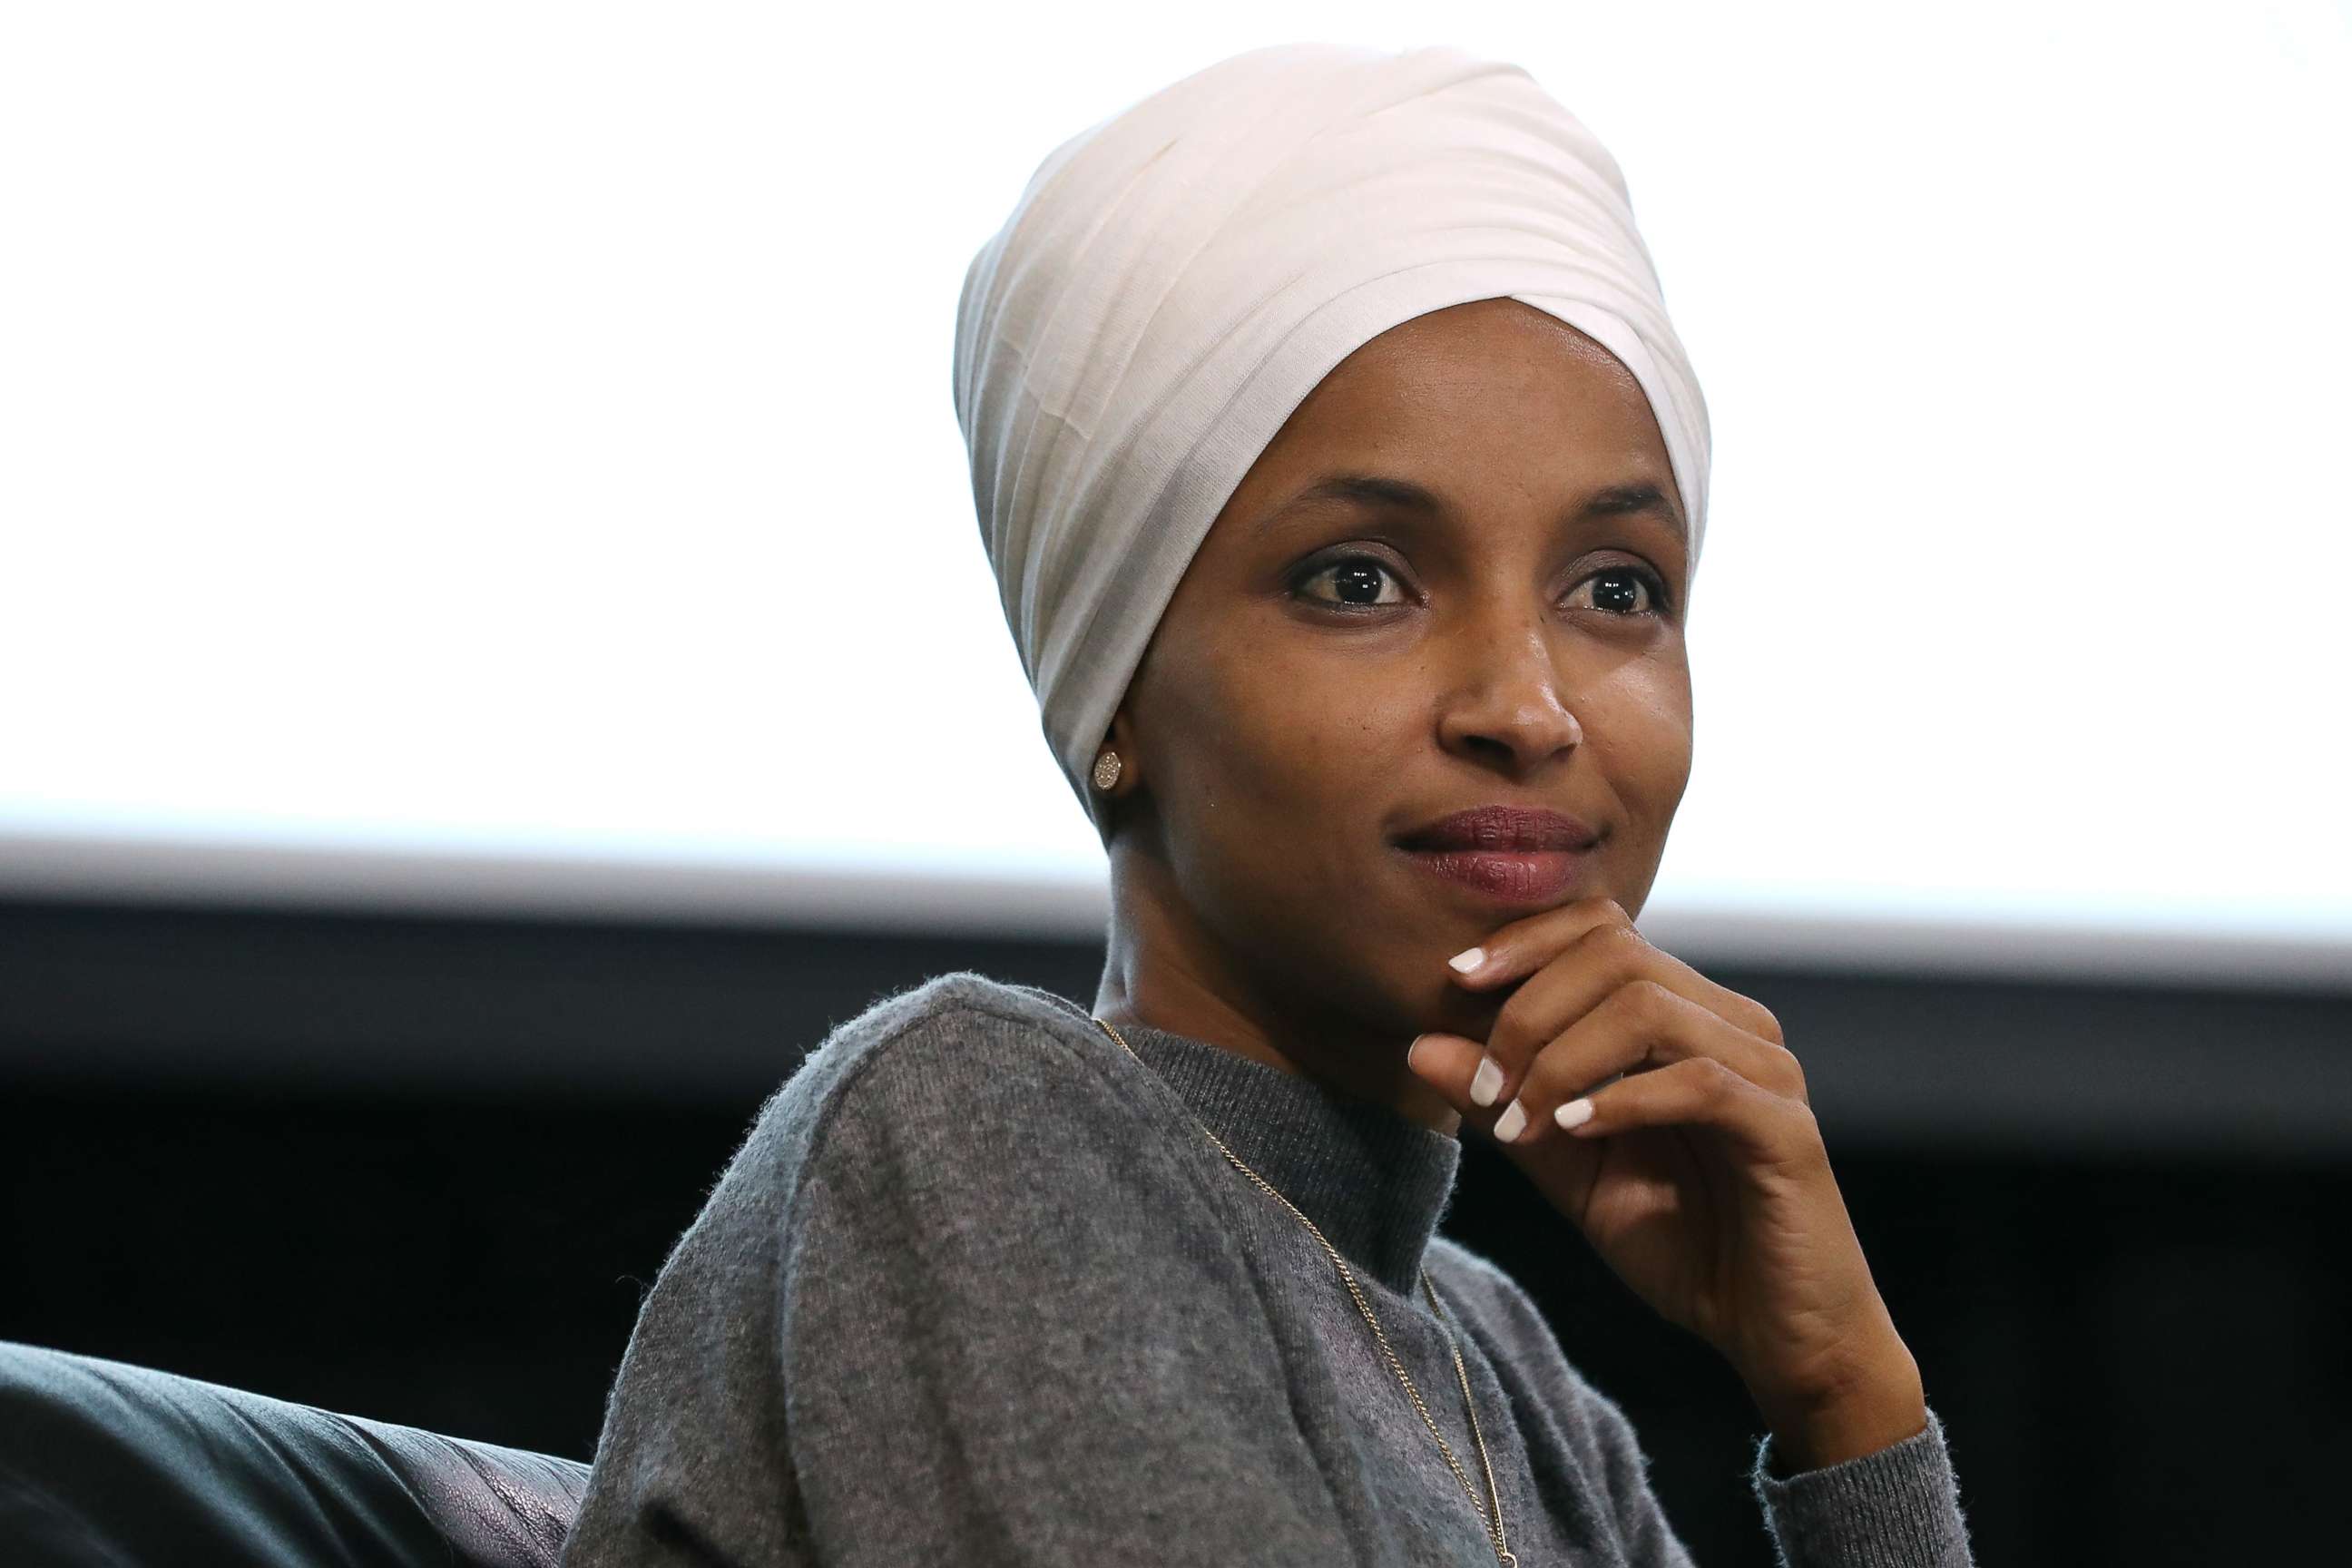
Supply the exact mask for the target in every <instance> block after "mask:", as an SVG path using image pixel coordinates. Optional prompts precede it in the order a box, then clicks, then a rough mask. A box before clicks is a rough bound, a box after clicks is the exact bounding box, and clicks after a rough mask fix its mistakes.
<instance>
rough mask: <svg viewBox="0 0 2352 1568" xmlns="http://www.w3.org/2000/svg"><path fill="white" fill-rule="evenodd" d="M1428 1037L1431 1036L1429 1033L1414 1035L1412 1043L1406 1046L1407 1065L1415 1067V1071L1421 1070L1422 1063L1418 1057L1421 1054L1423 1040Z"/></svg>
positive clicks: (1405, 1058)
mask: <svg viewBox="0 0 2352 1568" xmlns="http://www.w3.org/2000/svg"><path fill="white" fill-rule="evenodd" d="M1427 1038H1429V1037H1428V1036H1427V1035H1415V1036H1414V1037H1412V1045H1410V1046H1407V1047H1405V1051H1404V1063H1405V1066H1407V1067H1409V1068H1413V1069H1414V1070H1415V1071H1419V1070H1420V1068H1421V1063H1420V1061H1419V1059H1418V1058H1420V1056H1421V1042H1422V1041H1423V1040H1425V1039H1427Z"/></svg>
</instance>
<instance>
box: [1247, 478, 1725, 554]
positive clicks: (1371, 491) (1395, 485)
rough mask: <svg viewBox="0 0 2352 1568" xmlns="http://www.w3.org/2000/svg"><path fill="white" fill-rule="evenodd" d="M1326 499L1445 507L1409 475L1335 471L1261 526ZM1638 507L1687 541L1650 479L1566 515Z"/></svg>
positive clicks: (1619, 512) (1607, 489)
mask: <svg viewBox="0 0 2352 1568" xmlns="http://www.w3.org/2000/svg"><path fill="white" fill-rule="evenodd" d="M1328 500H1338V501H1348V502H1350V503H1353V504H1356V505H1360V506H1385V507H1391V508H1395V509H1397V510H1404V511H1412V512H1419V513H1421V514H1423V516H1428V517H1435V516H1438V515H1440V514H1441V513H1443V512H1444V510H1445V503H1444V501H1443V500H1439V499H1438V497H1437V495H1436V493H1435V492H1433V491H1432V490H1430V489H1427V488H1426V487H1424V486H1422V485H1418V484H1415V483H1414V482H1413V481H1412V480H1411V479H1392V478H1390V477H1388V476H1386V475H1382V474H1333V475H1331V476H1329V477H1328V478H1325V479H1318V480H1317V481H1316V482H1315V483H1314V484H1311V485H1309V486H1307V489H1303V490H1301V491H1299V492H1298V493H1297V495H1295V496H1293V497H1291V498H1290V499H1289V500H1286V501H1285V502H1283V503H1282V505H1280V506H1278V507H1276V509H1275V510H1272V511H1270V512H1268V513H1267V514H1266V515H1265V519H1264V521H1263V522H1261V524H1260V526H1261V527H1264V526H1266V525H1268V524H1271V523H1273V522H1274V521H1276V520H1277V519H1279V518H1282V517H1285V516H1286V515H1288V514H1289V513H1291V512H1293V511H1296V510H1298V509H1300V508H1302V507H1307V506H1312V505H1314V504H1316V503H1318V502H1320V501H1328ZM1638 511H1650V512H1655V513H1656V514H1657V515H1658V516H1660V517H1662V518H1664V520H1665V521H1668V522H1670V523H1672V524H1674V526H1675V532H1676V533H1677V534H1678V535H1679V536H1680V537H1681V538H1682V539H1683V540H1684V541H1685V542H1688V541H1689V538H1690V531H1689V529H1688V528H1687V527H1686V526H1685V524H1684V522H1683V516H1682V511H1681V509H1680V508H1678V507H1676V506H1675V503H1674V502H1673V501H1672V500H1669V499H1668V498H1667V496H1666V494H1665V492H1664V490H1662V489H1659V488H1658V487H1657V486H1656V485H1654V484H1652V483H1650V482H1649V481H1648V480H1646V479H1644V480H1636V481H1633V482H1632V483H1629V484H1622V485H1604V486H1603V487H1601V489H1597V490H1594V491H1593V492H1592V493H1591V495H1589V496H1586V497H1585V498H1584V504H1583V505H1581V506H1580V507H1577V508H1574V509H1572V510H1570V512H1569V513H1568V514H1567V515H1568V516H1570V517H1571V518H1578V519H1582V518H1593V517H1624V516H1627V515H1629V514H1631V513H1633V512H1638Z"/></svg>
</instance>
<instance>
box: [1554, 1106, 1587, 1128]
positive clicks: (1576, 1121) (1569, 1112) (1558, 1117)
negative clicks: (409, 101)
mask: <svg viewBox="0 0 2352 1568" xmlns="http://www.w3.org/2000/svg"><path fill="white" fill-rule="evenodd" d="M1551 1119H1552V1120H1553V1121H1557V1122H1559V1124H1560V1125H1561V1126H1562V1127H1581V1126H1583V1125H1584V1124H1585V1123H1586V1122H1588V1121H1591V1120H1592V1101H1591V1100H1570V1101H1569V1102H1568V1103H1567V1104H1566V1105H1563V1106H1561V1107H1560V1108H1559V1110H1555V1111H1553V1112H1552V1113H1551Z"/></svg>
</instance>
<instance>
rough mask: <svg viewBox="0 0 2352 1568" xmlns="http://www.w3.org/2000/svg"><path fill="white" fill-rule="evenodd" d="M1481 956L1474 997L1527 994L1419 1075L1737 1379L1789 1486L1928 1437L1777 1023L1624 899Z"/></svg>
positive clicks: (1425, 1054) (1503, 937) (1537, 922)
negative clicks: (1797, 1478)
mask: <svg viewBox="0 0 2352 1568" xmlns="http://www.w3.org/2000/svg"><path fill="white" fill-rule="evenodd" d="M1472 951H1474V952H1482V953H1483V955H1484V956H1483V961H1482V962H1480V963H1476V964H1475V965H1473V966H1472V967H1470V968H1469V969H1468V970H1467V972H1466V973H1464V972H1460V971H1457V972H1456V973H1455V979H1456V980H1457V982H1458V983H1459V984H1462V985H1463V986H1465V987H1466V988H1467V989H1469V990H1472V991H1477V992H1489V991H1493V990H1496V988H1498V987H1501V986H1504V985H1507V984H1509V983H1511V982H1513V981H1523V982H1524V984H1520V986H1519V987H1518V990H1517V992H1516V993H1515V994H1512V995H1511V996H1510V997H1509V998H1507V1000H1506V1001H1505V1002H1504V1003H1503V1005H1502V1008H1501V1011H1500V1013H1499V1014H1498V1015H1497V1016H1496V1019H1495V1023H1494V1026H1493V1028H1492V1030H1491V1031H1490V1032H1489V1034H1488V1036H1487V1037H1486V1041H1485V1042H1484V1048H1483V1049H1482V1048H1481V1043H1480V1042H1478V1041H1475V1040H1470V1039H1465V1038H1464V1037H1461V1036H1458V1035H1445V1034H1433V1035H1423V1037H1421V1038H1420V1039H1419V1040H1418V1041H1416V1042H1415V1044H1414V1047H1413V1049H1412V1053H1411V1056H1410V1058H1409V1059H1410V1061H1411V1063H1412V1069H1413V1071H1414V1072H1415V1073H1416V1074H1417V1075H1418V1076H1420V1077H1421V1078H1422V1079H1423V1080H1425V1081H1426V1082H1428V1083H1429V1084H1430V1085H1432V1086H1433V1088H1435V1089H1437V1090H1438V1091H1439V1092H1440V1093H1441V1094H1443V1095H1444V1097H1445V1098H1446V1100H1448V1101H1449V1102H1450V1103H1452V1104H1453V1105H1454V1108H1455V1109H1456V1110H1459V1111H1461V1112H1462V1114H1463V1116H1464V1118H1465V1120H1466V1121H1470V1122H1472V1123H1473V1124H1474V1125H1477V1126H1480V1127H1483V1128H1485V1129H1486V1131H1488V1132H1490V1133H1491V1134H1493V1135H1494V1136H1496V1139H1497V1140H1498V1142H1500V1146H1501V1147H1502V1149H1503V1152H1505V1154H1507V1156H1508V1157H1509V1158H1510V1159H1511V1161H1512V1162H1513V1163H1516V1164H1517V1166H1518V1167H1519V1169H1520V1170H1522V1171H1524V1172H1525V1173H1527V1175H1528V1178H1529V1179H1530V1180H1531V1181H1533V1182H1534V1183H1535V1184H1536V1186H1537V1187H1538V1189H1539V1190H1540V1191H1541V1192H1542V1193H1543V1194H1544V1196H1545V1197H1546V1198H1547V1199H1548V1200H1549V1202H1550V1203H1551V1205H1552V1206H1553V1207H1555V1208H1557V1209H1558V1210H1559V1212H1560V1213H1561V1214H1563V1215H1566V1216H1567V1217H1568V1218H1569V1220H1570V1222H1571V1223H1572V1224H1574V1225H1575V1226H1577V1228H1578V1229H1579V1230H1580V1231H1582V1232H1583V1234H1584V1236H1585V1237H1586V1239H1587V1240H1589V1241H1590V1242H1591V1244H1592V1246H1593V1247H1594V1249H1595V1250H1596V1251H1598V1252H1599V1253H1600V1254H1601V1257H1602V1258H1604V1259H1605V1260H1606V1261H1607V1262H1608V1264H1609V1266H1610V1267H1611V1268H1612V1269H1614V1270H1615V1271H1616V1272H1617V1274H1618V1276H1619V1278H1621V1279H1623V1280H1624V1281H1625V1283H1626V1284H1627V1285H1629V1286H1630V1287H1632V1288H1633V1290H1634V1291H1635V1292H1636V1293H1637V1294H1639V1295H1640V1296H1641V1297H1642V1299H1643V1300H1645V1301H1647V1302H1648V1303H1649V1304H1650V1305H1651V1306H1652V1307H1654V1309H1656V1310H1657V1311H1658V1312H1659V1313H1660V1314H1661V1315H1662V1316H1664V1318H1666V1319H1667V1320H1668V1321H1671V1322H1675V1323H1678V1324H1680V1325H1681V1326H1683V1327H1684V1328H1685V1329H1688V1330H1690V1331H1692V1332H1694V1333H1696V1334H1697V1335H1698V1336H1699V1337H1700V1338H1702V1339H1704V1340H1705V1341H1706V1342H1707V1343H1709V1344H1711V1345H1713V1346H1714V1347H1715V1348H1716V1349H1717V1351H1719V1352H1721V1353H1722V1354H1723V1355H1724V1357H1725V1358H1726V1359H1727V1360H1728V1361H1729V1362H1730V1363H1731V1364H1732V1366H1733V1367H1734V1368H1735V1369H1737V1370H1738V1373H1739V1375H1740V1378H1741V1380H1742V1381H1743V1382H1744V1383H1745V1384H1747V1386H1748V1393H1749V1394H1750V1395H1751V1396H1752V1397H1753V1398H1754V1399H1755V1400H1756V1403H1757V1406H1758V1408H1759V1411H1761V1412H1762V1414H1763V1415H1764V1416H1765V1418H1766V1420H1767V1422H1768V1423H1769V1425H1770V1426H1771V1429H1772V1431H1773V1433H1774V1435H1775V1436H1776V1438H1778V1439H1779V1441H1778V1443H1777V1447H1779V1448H1780V1457H1781V1458H1782V1459H1783V1460H1784V1461H1785V1462H1786V1463H1787V1465H1788V1466H1789V1467H1790V1468H1791V1469H1792V1470H1793V1469H1812V1468H1820V1467H1821V1466H1823V1465H1829V1464H1834V1463H1837V1462H1838V1461H1839V1460H1841V1459H1844V1458H1853V1457H1855V1456H1857V1455H1861V1454H1866V1453H1872V1452H1874V1451H1875V1450H1877V1449H1879V1448H1882V1447H1886V1446H1887V1445H1889V1444H1891V1443H1895V1442H1900V1441H1901V1440H1902V1439H1904V1438H1905V1437H1908V1436H1913V1435H1915V1434H1916V1433H1918V1432H1921V1431H1924V1430H1926V1428H1927V1405H1926V1400H1925V1395H1924V1393H1923V1391H1922V1389H1921V1386H1920V1380H1919V1373H1918V1367H1917V1364H1916V1362H1914V1361H1913V1359H1912V1357H1911V1354H1910V1352H1909V1350H1908V1349H1907V1348H1906V1346H1905V1345H1904V1343H1903V1341H1902V1339H1901V1337H1900V1336H1899V1335H1897V1334H1896V1333H1895V1324H1894V1321H1893V1319H1892V1318H1891V1317H1890V1316H1889V1315H1888V1313H1887V1310H1886V1305H1885V1301H1884V1300H1881V1299H1880V1297H1879V1294H1878V1289H1877V1286H1876V1285H1875V1284H1874V1282H1873V1280H1872V1279H1871V1276H1870V1268H1869V1265H1868V1264H1867V1263H1866V1262H1864V1259H1863V1256H1862V1244H1861V1242H1860V1240H1859V1239H1858V1238H1857V1237H1855V1236H1854V1232H1853V1222H1852V1221H1851V1220H1850V1219H1849V1218H1848V1217H1847V1215H1846V1211H1845V1201H1844V1199H1843V1196H1842V1195H1841V1194H1839V1192H1838V1185H1837V1181H1836V1179H1835V1177H1833V1176H1832V1174H1831V1172H1830V1162H1829V1154H1828V1152H1827V1151H1826V1150H1824V1149H1823V1148H1822V1135H1821V1129H1820V1127H1819V1126H1818V1125H1817V1124H1816V1123H1815V1121H1814V1120H1813V1112H1812V1108H1811V1105H1810V1104H1809V1103H1808V1101H1807V1099H1806V1094H1805V1076H1804V1073H1803V1071H1802V1070H1801V1068H1799V1067H1798V1065H1797V1058H1795V1057H1794V1056H1793V1055H1791V1054H1790V1051H1789V1049H1788V1047H1786V1046H1785V1045H1784V1044H1782V1041H1781V1035H1780V1024H1779V1022H1778V1020H1776V1019H1775V1018H1774V1017H1773V1016H1772V1015H1771V1013H1770V1012H1769V1011H1768V1010H1767V1009H1766V1008H1765V1007H1764V1006H1763V1005H1760V1004H1759V1003H1757V1002H1754V1001H1751V1000H1750V999H1748V997H1745V996H1742V995H1740V994H1738V992H1735V991H1731V990H1728V989H1727V988H1726V987H1724V986H1721V985H1718V984H1715V982H1713V981H1711V980H1709V979H1707V978H1706V976H1705V975H1703V974H1700V973H1698V972H1697V971H1696V970H1694V969H1692V968H1691V967H1690V966H1689V965H1688V964H1685V963H1683V962H1682V961H1681V960H1679V959H1677V958H1675V957H1673V956H1671V955H1670V954H1668V953H1665V952H1661V951H1659V950H1658V949H1657V948H1654V947H1653V946H1651V945H1650V943H1649V942H1647V941H1646V940H1644V939H1643V937H1642V936H1641V934H1640V933H1638V932H1637V931H1634V929H1633V920H1632V918H1631V917H1629V916H1628V915H1627V914H1626V912H1625V910H1624V909H1623V908H1622V906H1621V905H1619V904H1618V903H1616V902H1615V901H1614V900H1608V899H1589V900H1580V901H1579V902H1577V903H1573V904H1567V905H1563V906H1561V907H1559V908H1558V909H1552V910H1544V911H1543V912H1542V913H1540V914H1535V915H1530V916H1528V918H1527V919H1525V920H1521V921H1514V922H1512V923H1511V924H1509V925H1507V926H1505V927H1503V928H1502V929H1501V930H1500V931H1496V933H1495V935H1494V936H1493V937H1492V938H1491V939H1490V940H1488V941H1487V942H1486V943H1484V944H1483V945H1482V947H1481V948H1478V949H1474V950H1472ZM1482 1062H1491V1064H1492V1065H1491V1067H1489V1068H1484V1069H1483V1073H1482V1067H1481V1064H1482ZM1618 1074H1622V1075H1623V1076H1622V1078H1616V1077H1615V1075H1618ZM1612 1078H1615V1081H1613V1082H1605V1083H1604V1080H1608V1079H1612ZM1596 1086H1599V1087H1596ZM1474 1091H1475V1092H1474ZM1482 1101H1483V1103H1482ZM1561 1110H1566V1112H1567V1118H1566V1121H1565V1122H1563V1121H1556V1120H1555V1114H1556V1113H1558V1112H1559V1111H1561ZM1579 1118H1583V1120H1582V1121H1580V1123H1578V1119H1579ZM1567 1123H1578V1124H1576V1125H1568V1124H1567Z"/></svg>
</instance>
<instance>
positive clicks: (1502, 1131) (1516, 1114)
mask: <svg viewBox="0 0 2352 1568" xmlns="http://www.w3.org/2000/svg"><path fill="white" fill-rule="evenodd" d="M1527 1124H1528V1113H1527V1111H1526V1110H1524V1109H1523V1108H1522V1107H1521V1106H1520V1104H1519V1102H1518V1101H1517V1100H1513V1101H1511V1108H1510V1109H1509V1110H1506V1111H1505V1112H1503V1119H1502V1120H1501V1121H1497V1122H1496V1123H1495V1136H1496V1137H1497V1138H1499V1139H1501V1140H1502V1141H1503V1142H1506V1143H1510V1142H1517V1139H1518V1136H1519V1133H1520V1132H1521V1131H1523V1130H1524V1129H1525V1128H1526V1126H1527Z"/></svg>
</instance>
